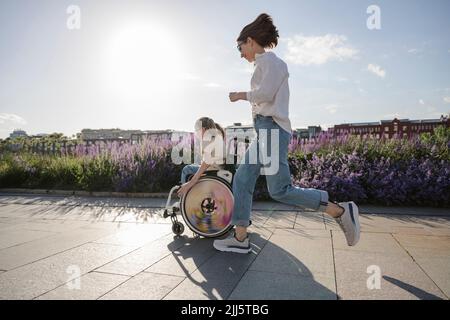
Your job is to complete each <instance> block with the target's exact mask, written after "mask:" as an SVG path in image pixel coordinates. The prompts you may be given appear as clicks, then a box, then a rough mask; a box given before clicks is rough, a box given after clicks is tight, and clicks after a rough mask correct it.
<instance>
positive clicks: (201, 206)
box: [182, 177, 234, 236]
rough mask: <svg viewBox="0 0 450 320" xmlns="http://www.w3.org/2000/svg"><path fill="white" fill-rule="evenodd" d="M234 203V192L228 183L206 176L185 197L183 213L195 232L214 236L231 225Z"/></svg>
mask: <svg viewBox="0 0 450 320" xmlns="http://www.w3.org/2000/svg"><path fill="white" fill-rule="evenodd" d="M233 205H234V197H233V193H232V192H231V190H230V188H229V187H228V186H227V185H226V183H224V182H222V181H220V180H219V179H214V178H211V177H206V178H201V179H200V180H199V181H198V182H197V183H196V184H195V185H194V186H193V187H192V188H191V189H190V190H189V192H188V193H186V195H185V196H184V197H183V201H182V211H183V212H182V214H183V215H184V219H185V221H186V223H187V224H188V225H189V227H190V228H191V229H192V230H193V231H194V232H197V233H198V234H200V235H206V236H214V235H215V234H219V233H221V232H222V231H223V230H224V229H226V228H228V227H229V226H230V223H231V216H232V214H233Z"/></svg>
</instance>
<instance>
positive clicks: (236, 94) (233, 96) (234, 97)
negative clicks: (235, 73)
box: [228, 92, 242, 102]
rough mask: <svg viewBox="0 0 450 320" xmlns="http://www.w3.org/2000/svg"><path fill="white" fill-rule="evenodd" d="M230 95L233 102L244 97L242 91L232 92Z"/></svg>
mask: <svg viewBox="0 0 450 320" xmlns="http://www.w3.org/2000/svg"><path fill="white" fill-rule="evenodd" d="M228 96H229V98H230V101H231V102H235V101H238V100H241V99H242V94H241V92H230V94H229V95H228Z"/></svg>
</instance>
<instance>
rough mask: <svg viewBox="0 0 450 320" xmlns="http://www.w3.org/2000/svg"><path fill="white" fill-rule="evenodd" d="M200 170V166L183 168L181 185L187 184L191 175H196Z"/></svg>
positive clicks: (193, 165) (190, 165)
mask: <svg viewBox="0 0 450 320" xmlns="http://www.w3.org/2000/svg"><path fill="white" fill-rule="evenodd" d="M198 169H200V165H198V164H195V163H194V164H188V165H186V166H184V167H183V170H182V171H181V183H186V182H187V178H188V177H189V176H190V175H194V174H195V173H196V172H197V171H198Z"/></svg>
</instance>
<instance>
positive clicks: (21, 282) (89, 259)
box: [0, 243, 134, 299]
mask: <svg viewBox="0 0 450 320" xmlns="http://www.w3.org/2000/svg"><path fill="white" fill-rule="evenodd" d="M133 249H134V248H133V247H125V246H116V245H107V244H97V243H87V244H84V245H82V246H80V247H77V248H74V249H71V250H68V251H65V252H63V253H60V254H57V255H54V256H51V257H48V258H45V259H42V260H40V261H37V262H34V263H31V264H28V265H25V266H22V267H19V268H16V269H14V270H10V271H8V272H5V273H2V274H0V299H33V298H36V297H37V296H39V295H42V294H44V293H46V292H48V291H50V290H52V289H55V288H57V287H58V286H60V285H62V284H64V283H66V282H68V281H71V280H72V277H73V276H74V275H77V277H79V276H81V275H83V274H85V273H88V272H90V271H92V270H94V269H96V268H98V267H100V266H102V265H104V264H106V263H108V262H110V261H112V260H114V259H117V258H118V257H120V256H122V255H124V254H126V253H128V252H130V251H132V250H133Z"/></svg>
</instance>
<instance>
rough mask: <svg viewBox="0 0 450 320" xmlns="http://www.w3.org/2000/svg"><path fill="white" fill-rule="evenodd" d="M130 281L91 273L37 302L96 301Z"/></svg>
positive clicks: (118, 276) (64, 285)
mask: <svg viewBox="0 0 450 320" xmlns="http://www.w3.org/2000/svg"><path fill="white" fill-rule="evenodd" d="M128 279H130V277H128V276H123V275H118V274H109V273H101V272H89V273H87V274H84V275H82V276H81V277H80V278H79V279H74V280H73V281H70V282H68V283H66V284H63V285H61V286H59V287H57V288H56V289H54V290H51V291H49V292H47V293H45V294H43V295H41V296H39V297H37V298H36V300H95V299H98V298H99V297H101V296H103V295H105V294H106V293H108V292H109V291H111V290H113V289H114V288H115V287H117V286H119V285H120V284H122V283H123V282H125V281H127V280H128ZM78 284H79V285H78Z"/></svg>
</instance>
